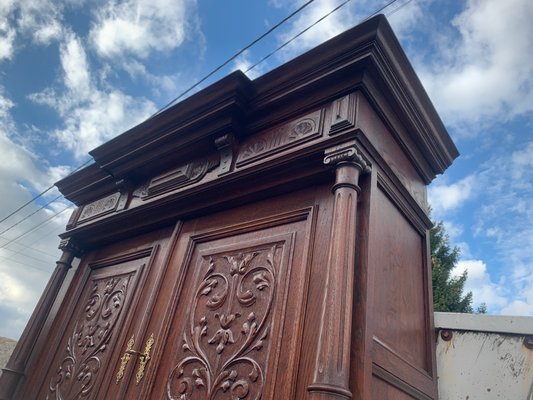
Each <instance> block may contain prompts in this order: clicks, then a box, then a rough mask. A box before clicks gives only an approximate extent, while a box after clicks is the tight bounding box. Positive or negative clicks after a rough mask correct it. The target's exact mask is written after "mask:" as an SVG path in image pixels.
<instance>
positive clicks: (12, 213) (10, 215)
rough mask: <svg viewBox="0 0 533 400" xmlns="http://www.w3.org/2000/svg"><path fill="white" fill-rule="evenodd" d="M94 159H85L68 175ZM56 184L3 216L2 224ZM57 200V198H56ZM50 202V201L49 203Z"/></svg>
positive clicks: (0, 221)
mask: <svg viewBox="0 0 533 400" xmlns="http://www.w3.org/2000/svg"><path fill="white" fill-rule="evenodd" d="M91 161H92V158H90V159H88V160H87V161H85V162H84V163H83V164H81V165H80V166H78V167H77V168H76V169H74V170H72V171H71V172H70V173H69V174H68V175H67V176H70V175H72V174H73V173H74V172H76V171H78V170H80V169H81V168H83V167H85V166H86V165H87V164H89V163H90V162H91ZM54 186H55V185H50V186H49V187H47V188H46V189H45V190H43V191H42V192H41V193H39V194H38V195H37V196H35V197H33V198H32V199H31V200H28V201H27V202H26V203H24V204H23V205H21V206H20V207H19V208H17V209H16V210H15V211H13V212H11V214H9V215H7V216H5V217H4V218H2V219H1V220H0V224H1V223H2V222H4V221H5V220H6V219H8V218H9V217H12V216H13V215H15V214H16V213H18V212H19V211H20V210H22V209H23V208H24V207H26V206H28V205H30V204H31V203H33V202H34V201H35V200H37V199H38V198H40V197H42V196H44V195H45V194H46V193H48V192H49V191H50V190H52V189H53V188H54ZM54 201H55V200H54ZM49 204H50V203H49Z"/></svg>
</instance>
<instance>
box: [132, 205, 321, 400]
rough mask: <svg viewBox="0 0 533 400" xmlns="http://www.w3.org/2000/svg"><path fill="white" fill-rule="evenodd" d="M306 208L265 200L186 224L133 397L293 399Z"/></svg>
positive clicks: (309, 223)
mask: <svg viewBox="0 0 533 400" xmlns="http://www.w3.org/2000/svg"><path fill="white" fill-rule="evenodd" d="M307 200H309V199H307ZM295 203H296V204H297V205H298V208H296V207H295ZM308 203H309V204H310V205H309V206H308V207H305V205H306V204H305V202H303V203H302V202H288V203H285V202H283V201H280V202H276V203H272V202H270V203H268V202H267V203H262V204H257V205H255V206H247V207H242V208H239V209H235V210H232V211H228V212H225V213H220V214H218V215H215V216H209V217H203V218H200V219H197V220H194V221H189V222H187V223H185V225H184V227H183V231H182V233H181V234H180V237H179V239H178V244H177V246H176V249H175V251H174V254H173V257H172V258H171V260H170V265H169V271H173V273H171V274H169V277H170V276H172V278H170V279H169V280H168V282H167V284H169V287H170V285H172V289H169V290H170V291H171V292H172V293H173V294H174V296H173V297H172V298H171V299H170V301H169V302H168V303H167V304H169V305H168V306H167V308H168V310H169V313H168V322H167V327H166V330H165V329H163V331H162V332H161V333H160V334H159V335H161V337H162V338H163V339H161V340H160V341H161V343H160V344H159V350H158V352H159V353H158V354H159V355H158V356H157V357H156V358H155V359H157V360H158V361H157V362H156V361H155V359H154V365H152V366H150V368H151V371H152V372H151V378H149V380H150V379H151V382H152V384H151V385H149V388H147V391H146V392H145V393H143V394H139V393H137V394H136V396H137V397H140V398H150V399H202V400H207V399H250V400H253V399H291V398H294V396H295V395H294V393H295V389H296V378H297V372H298V371H297V369H298V360H299V354H300V348H301V346H302V334H301V333H302V325H303V319H304V314H305V312H304V310H305V306H304V303H305V301H306V292H307V283H308V278H309V270H310V269H309V268H308V263H309V260H310V256H309V253H310V241H311V238H312V237H313V232H314V219H315V218H314V215H315V214H316V208H315V207H314V206H313V205H312V204H313V203H312V202H311V201H309V202H308ZM302 205H303V206H304V207H302ZM157 319H158V320H159V321H160V316H159V315H158V316H157ZM155 325H156V324H155V322H154V326H155ZM156 336H157V335H156ZM156 341H157V338H156ZM132 395H134V392H132V393H131V394H130V396H132Z"/></svg>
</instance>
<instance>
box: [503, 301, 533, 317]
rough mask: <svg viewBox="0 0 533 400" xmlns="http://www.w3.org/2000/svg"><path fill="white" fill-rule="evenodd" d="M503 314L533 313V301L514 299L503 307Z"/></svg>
mask: <svg viewBox="0 0 533 400" xmlns="http://www.w3.org/2000/svg"><path fill="white" fill-rule="evenodd" d="M501 314H503V315H533V303H526V302H525V301H522V300H514V301H512V302H511V303H509V304H508V305H507V306H505V307H504V308H502V310H501Z"/></svg>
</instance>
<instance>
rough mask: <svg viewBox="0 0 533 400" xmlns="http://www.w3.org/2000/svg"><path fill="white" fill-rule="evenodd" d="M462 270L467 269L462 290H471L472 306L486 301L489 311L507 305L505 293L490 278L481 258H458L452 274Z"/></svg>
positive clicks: (458, 273) (456, 274) (460, 272)
mask: <svg viewBox="0 0 533 400" xmlns="http://www.w3.org/2000/svg"><path fill="white" fill-rule="evenodd" d="M464 271H467V279H466V283H465V287H464V292H465V293H467V292H470V291H471V292H472V295H473V300H474V301H473V303H474V304H473V305H474V308H476V307H477V306H479V304H481V303H486V304H487V307H488V309H489V311H490V310H499V309H501V308H502V307H504V306H506V305H507V303H508V299H507V297H506V295H507V294H506V293H504V292H503V290H502V287H501V286H500V285H498V284H497V283H494V282H493V281H492V280H491V276H490V275H489V273H488V271H487V265H486V264H485V263H484V262H483V261H482V260H475V259H473V260H460V261H459V262H458V263H457V265H456V267H455V268H454V269H453V270H452V276H455V277H458V276H461V275H462V274H463V272H464Z"/></svg>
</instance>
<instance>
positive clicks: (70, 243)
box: [58, 237, 83, 257]
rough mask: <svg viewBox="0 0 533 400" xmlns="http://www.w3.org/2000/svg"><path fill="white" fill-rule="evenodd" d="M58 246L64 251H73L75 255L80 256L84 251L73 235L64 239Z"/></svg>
mask: <svg viewBox="0 0 533 400" xmlns="http://www.w3.org/2000/svg"><path fill="white" fill-rule="evenodd" d="M58 248H59V250H62V251H63V252H69V253H72V254H73V256H74V257H77V256H80V255H81V253H82V252H83V251H82V249H81V247H80V245H79V244H78V243H77V242H76V240H74V239H73V238H71V237H69V238H66V239H62V240H61V242H59V246H58Z"/></svg>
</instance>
